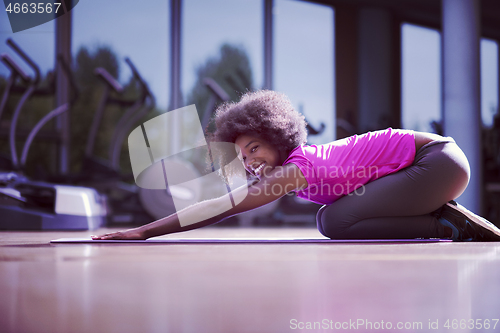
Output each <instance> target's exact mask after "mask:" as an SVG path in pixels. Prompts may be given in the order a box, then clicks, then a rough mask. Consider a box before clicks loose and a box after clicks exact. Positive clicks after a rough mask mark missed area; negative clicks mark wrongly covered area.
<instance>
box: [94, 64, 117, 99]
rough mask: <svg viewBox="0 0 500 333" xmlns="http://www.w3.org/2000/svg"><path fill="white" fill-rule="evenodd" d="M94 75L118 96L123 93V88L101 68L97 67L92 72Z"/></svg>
mask: <svg viewBox="0 0 500 333" xmlns="http://www.w3.org/2000/svg"><path fill="white" fill-rule="evenodd" d="M94 74H95V75H97V76H98V77H99V78H101V79H102V80H103V81H104V82H105V83H106V84H107V85H108V86H109V87H110V88H111V89H113V90H114V91H115V92H117V93H118V94H121V93H123V87H122V85H121V84H120V83H118V81H116V80H115V78H114V77H113V76H112V75H111V74H109V72H108V71H107V70H106V69H104V68H102V67H98V68H96V69H95V70H94Z"/></svg>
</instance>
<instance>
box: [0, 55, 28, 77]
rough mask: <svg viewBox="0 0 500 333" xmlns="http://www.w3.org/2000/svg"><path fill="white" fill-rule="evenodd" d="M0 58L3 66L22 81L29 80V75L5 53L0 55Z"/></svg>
mask: <svg viewBox="0 0 500 333" xmlns="http://www.w3.org/2000/svg"><path fill="white" fill-rule="evenodd" d="M0 58H1V59H2V62H3V63H4V64H5V66H7V67H9V69H10V70H11V71H12V72H15V73H16V74H17V75H19V76H20V77H21V79H22V80H23V81H24V82H26V83H28V82H29V81H30V80H31V78H30V76H29V75H28V74H26V72H25V71H24V70H23V69H22V68H21V67H20V66H19V65H18V64H17V63H16V62H15V61H14V59H12V58H11V57H10V56H9V55H8V54H7V53H3V54H2V55H0Z"/></svg>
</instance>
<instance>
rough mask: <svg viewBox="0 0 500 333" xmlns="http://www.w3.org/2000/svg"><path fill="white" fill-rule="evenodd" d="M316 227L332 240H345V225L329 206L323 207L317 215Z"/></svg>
mask: <svg viewBox="0 0 500 333" xmlns="http://www.w3.org/2000/svg"><path fill="white" fill-rule="evenodd" d="M316 225H317V228H318V231H319V232H320V233H321V234H322V235H323V236H325V237H328V238H330V239H344V238H345V237H343V236H342V235H343V230H344V229H343V227H342V226H343V223H342V219H339V217H338V216H337V214H332V208H331V206H329V205H325V206H323V207H321V208H320V209H319V211H318V213H317V214H316Z"/></svg>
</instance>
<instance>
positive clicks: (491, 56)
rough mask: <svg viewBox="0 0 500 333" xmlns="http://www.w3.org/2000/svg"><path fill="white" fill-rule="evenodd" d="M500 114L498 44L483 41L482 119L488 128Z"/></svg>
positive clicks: (491, 41)
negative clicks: (499, 109) (499, 107)
mask: <svg viewBox="0 0 500 333" xmlns="http://www.w3.org/2000/svg"><path fill="white" fill-rule="evenodd" d="M497 113H498V43H497V42H496V41H494V40H491V39H484V38H483V39H482V40H481V117H482V119H483V124H484V125H485V126H486V127H491V126H492V125H493V119H494V117H495V115H496V114H497Z"/></svg>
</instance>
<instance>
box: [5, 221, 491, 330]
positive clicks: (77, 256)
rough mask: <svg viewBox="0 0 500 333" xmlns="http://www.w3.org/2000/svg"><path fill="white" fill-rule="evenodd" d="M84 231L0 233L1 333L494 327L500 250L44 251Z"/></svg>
mask: <svg viewBox="0 0 500 333" xmlns="http://www.w3.org/2000/svg"><path fill="white" fill-rule="evenodd" d="M100 232H107V230H100V231H97V233H100ZM93 233H96V232H92V234H93ZM90 234H91V232H50V233H49V232H0V295H1V296H0V328H1V329H0V331H2V332H23V333H28V332H120V333H122V332H196V333H199V332H288V331H301V329H303V331H307V332H330V331H335V330H339V329H351V330H353V329H354V328H356V329H357V330H358V331H372V330H377V331H384V330H387V329H392V330H398V328H400V329H401V331H408V332H410V331H412V332H413V331H429V330H431V329H434V328H438V330H434V331H449V332H453V331H455V330H453V328H454V327H457V329H458V330H459V331H460V332H467V331H474V332H476V331H480V330H478V329H472V327H475V328H478V327H479V326H475V325H478V323H480V324H481V325H482V326H481V327H482V329H483V330H485V331H488V332H494V331H497V332H498V331H499V330H500V323H498V319H499V317H500V313H499V311H498V310H499V309H500V297H498V295H500V265H499V264H500V243H426V244H424V243H421V244H420V243H417V244H390V243H389V244H376V243H368V244H310V243H308V244H147V245H136V244H99V245H89V244H49V243H48V242H49V241H50V240H51V239H56V238H64V237H85V236H88V235H90ZM180 236H182V237H195V238H198V237H207V238H210V237H217V238H220V237H249V238H251V237H266V236H267V237H302V238H320V237H321V235H320V234H319V233H318V232H317V231H316V230H315V229H301V228H293V229H286V228H281V229H278V228H276V229H264V228H260V229H239V228H206V229H200V230H195V231H190V232H187V233H184V234H178V235H171V237H180ZM454 320H455V321H454ZM470 320H473V321H474V322H473V324H472V321H470ZM487 320H488V321H487ZM461 322H462V323H463V324H464V325H465V326H464V327H466V329H462V330H461V329H460V324H461ZM487 323H488V325H489V326H488V327H489V328H488V329H486V325H487ZM447 324H448V325H449V328H450V329H449V330H448V329H447V327H446V325H447ZM454 324H455V325H458V326H453V325H454ZM471 325H472V326H471ZM494 325H496V327H495V328H494ZM308 328H310V329H308Z"/></svg>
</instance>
